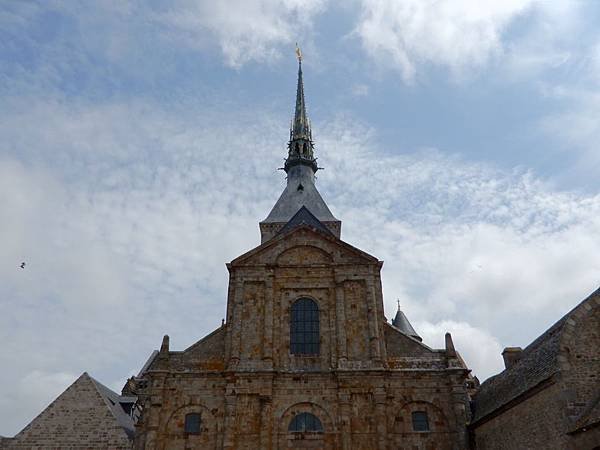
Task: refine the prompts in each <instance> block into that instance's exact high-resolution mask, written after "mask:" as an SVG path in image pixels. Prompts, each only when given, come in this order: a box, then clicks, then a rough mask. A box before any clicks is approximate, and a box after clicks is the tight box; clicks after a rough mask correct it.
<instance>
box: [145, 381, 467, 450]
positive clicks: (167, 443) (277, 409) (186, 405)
mask: <svg viewBox="0 0 600 450" xmlns="http://www.w3.org/2000/svg"><path fill="white" fill-rule="evenodd" d="M463 376H464V375H463V374H462V373H459V372H456V373H454V374H452V373H445V372H442V371H430V372H426V371H423V372H408V371H403V372H389V371H386V372H380V373H372V372H371V373H364V372H363V373H355V372H348V373H327V374H323V373H288V374H278V375H275V374H267V373H236V374H229V375H225V374H223V375H222V376H220V377H219V376H213V375H210V376H208V375H207V376H205V377H202V376H199V374H188V375H184V374H181V375H170V376H167V377H166V378H165V379H164V380H163V382H162V384H161V383H157V382H155V383H154V389H153V392H154V393H155V394H156V395H152V398H153V400H152V403H151V404H149V405H147V406H146V409H145V413H144V415H145V423H144V425H143V427H142V428H144V429H145V430H147V432H148V434H147V435H146V437H145V440H144V443H143V445H141V440H140V442H139V444H140V445H138V447H137V448H140V449H141V448H144V449H147V450H153V449H173V450H177V449H181V450H184V449H204V448H218V449H221V448H223V449H261V450H269V449H272V450H274V449H288V448H315V447H316V448H322V449H348V450H374V449H392V448H393V449H406V450H414V449H437V450H443V449H448V450H451V449H452V450H454V449H456V450H458V449H461V450H462V449H465V448H467V443H466V436H465V433H464V428H465V427H464V424H465V421H466V416H465V406H466V405H465V402H464V400H465V395H464V392H460V386H461V380H462V379H463ZM156 381H157V380H156ZM457 393H458V396H457ZM413 411H424V412H427V414H428V417H429V425H430V431H428V432H417V431H413V430H412V416H411V414H412V412H413ZM190 412H199V413H201V415H202V423H203V425H202V433H201V434H200V435H186V433H185V432H184V418H185V414H187V413H190ZM299 412H310V413H312V414H314V415H315V416H317V417H318V418H319V419H320V420H321V422H322V424H323V428H324V433H301V434H298V433H289V432H288V427H289V424H290V422H291V420H292V419H293V417H294V416H295V414H297V413H299ZM300 441H302V442H300Z"/></svg>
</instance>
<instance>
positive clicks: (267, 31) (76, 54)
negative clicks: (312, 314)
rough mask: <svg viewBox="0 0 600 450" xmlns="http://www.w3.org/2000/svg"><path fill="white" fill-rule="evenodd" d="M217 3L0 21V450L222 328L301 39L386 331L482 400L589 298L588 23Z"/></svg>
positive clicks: (422, 7)
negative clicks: (418, 342)
mask: <svg viewBox="0 0 600 450" xmlns="http://www.w3.org/2000/svg"><path fill="white" fill-rule="evenodd" d="M214 3H216V2H201V1H191V0H189V1H183V0H182V1H173V2H169V6H168V7H166V6H164V3H163V2H147V1H146V2H141V1H125V0H120V1H114V2H109V1H107V2H91V3H83V2H75V1H44V2H25V1H24V2H3V3H2V4H1V5H0V137H1V139H0V248H2V258H1V260H0V273H1V277H2V278H1V279H2V283H0V307H1V309H2V311H3V314H2V315H0V337H1V338H2V342H3V346H2V349H1V350H0V357H1V358H2V361H3V362H4V364H3V366H4V370H3V371H2V373H1V374H0V434H1V435H13V434H15V433H16V432H18V431H19V430H20V429H21V428H22V427H23V426H25V425H26V424H27V423H28V421H29V420H31V419H32V418H33V417H34V416H35V415H36V414H37V413H38V412H39V411H41V409H42V408H43V407H44V406H45V405H47V404H48V403H49V402H50V401H51V400H52V399H53V398H54V397H55V396H56V395H57V394H58V393H60V392H61V391H62V390H64V388H65V387H66V386H68V385H69V384H70V383H71V382H72V381H74V380H75V378H76V377H77V376H78V375H79V374H80V373H81V372H83V371H86V370H87V371H89V372H90V373H91V374H92V376H94V377H96V378H98V379H100V380H102V381H103V382H104V383H106V384H108V385H110V386H111V387H113V388H115V389H117V390H118V389H119V388H120V386H121V385H122V383H123V381H124V380H125V378H127V376H129V375H130V374H132V373H135V372H137V370H139V368H140V367H141V365H142V364H143V362H144V360H145V359H146V358H147V356H148V355H149V354H150V353H151V351H152V350H153V349H154V348H157V347H158V346H159V343H160V339H161V337H162V335H163V334H169V335H170V336H171V345H172V347H173V348H175V349H183V348H186V347H187V346H189V345H191V344H192V343H193V342H194V341H196V340H197V339H199V338H201V337H202V336H203V335H205V334H207V333H208V332H210V331H211V330H212V329H214V328H215V327H217V326H219V325H220V322H221V318H222V317H224V312H225V299H226V288H227V271H226V268H225V262H227V261H230V260H231V259H233V258H235V257H236V256H237V255H239V254H241V253H243V252H245V251H247V250H248V249H250V248H252V247H254V246H256V245H257V244H258V243H259V232H258V222H259V221H260V220H261V219H263V218H264V217H266V215H267V213H268V211H269V210H270V208H271V207H272V205H273V204H274V202H275V200H276V199H277V197H278V195H279V193H280V192H281V190H282V188H283V185H284V178H283V175H282V173H281V172H278V171H277V170H276V169H277V168H278V167H281V164H282V161H283V158H284V156H285V144H286V139H287V137H288V125H289V120H290V119H291V114H292V111H293V101H294V95H295V83H296V69H297V65H296V60H295V58H294V44H295V42H299V43H300V44H301V46H302V49H303V53H304V65H303V67H304V75H305V90H306V96H307V104H308V109H309V115H310V117H311V119H312V123H313V134H314V137H315V140H316V145H317V150H316V152H317V156H318V157H319V162H320V165H322V166H324V167H325V168H326V169H325V170H324V171H322V172H319V174H318V175H319V177H318V188H319V189H320V191H321V193H322V194H323V196H324V197H325V199H326V201H327V202H328V204H329V206H330V208H331V209H332V211H333V213H334V214H335V215H336V216H337V217H338V218H340V219H341V220H342V221H343V229H342V237H343V239H344V240H346V241H347V242H349V243H351V244H353V245H355V246H357V247H359V248H361V249H363V250H365V251H367V252H369V253H371V254H373V255H376V256H377V257H379V258H380V259H382V260H384V261H385V265H384V269H383V288H384V296H385V307H386V313H387V315H388V317H391V316H392V315H393V314H394V312H395V305H396V299H397V298H399V299H400V300H401V302H402V304H403V305H404V310H405V312H406V314H407V316H408V317H409V318H410V319H411V321H412V322H413V325H414V326H415V328H416V329H417V331H418V332H419V333H421V335H422V336H423V337H424V340H425V342H426V343H428V344H430V345H432V346H442V345H443V335H444V333H445V331H451V332H452V334H453V336H454V340H455V344H456V346H457V349H458V350H459V351H460V352H461V353H462V355H463V357H464V358H465V359H466V361H467V363H468V364H469V366H470V367H472V368H473V370H474V373H475V374H476V375H478V376H479V377H480V378H481V379H485V378H486V377H488V376H489V375H491V374H493V373H495V372H497V371H498V370H500V369H501V368H502V361H501V357H500V352H501V350H502V348H503V347H504V346H508V345H521V346H525V345H527V343H529V342H530V341H531V340H532V339H533V338H534V337H536V336H537V335H539V334H540V333H541V332H542V331H544V330H545V329H546V328H547V327H548V326H549V325H551V324H552V323H553V322H554V321H555V320H557V319H558V318H559V317H561V316H562V315H563V314H564V313H565V312H567V311H568V310H569V309H570V308H572V307H573V306H574V305H575V304H577V303H578V302H579V301H580V300H582V299H583V298H584V297H585V296H587V295H588V294H589V293H590V292H591V291H592V290H594V289H595V288H597V287H598V285H599V284H600V283H599V281H600V280H599V272H600V240H599V239H598V236H599V235H600V219H599V218H598V217H600V215H599V214H598V213H599V212H600V195H599V194H598V192H599V189H600V181H599V180H600V179H599V178H598V176H597V173H598V170H599V169H600V152H599V151H598V142H599V140H600V122H599V121H598V119H597V118H598V117H599V116H600V95H599V94H598V92H600V90H599V89H598V88H599V87H600V31H599V30H600V27H599V26H598V24H599V22H600V4H598V3H597V2H592V1H587V2H584V1H582V2H568V1H555V2H551V1H533V0H531V1H517V0H511V1H508V0H503V1H495V0H490V1H487V2H478V1H475V0H462V1H453V2H444V1H421V0H419V1H417V0H403V1H392V0H379V1H374V0H361V1H359V0H355V1H350V2H343V3H342V4H340V3H334V2H329V1H326V0H283V1H275V0H244V1H241V0H228V1H223V2H218V4H214ZM483 3H485V4H483ZM21 261H26V262H27V266H26V269H24V270H21V269H19V268H18V265H19V264H20V262H21Z"/></svg>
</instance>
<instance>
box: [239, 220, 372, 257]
mask: <svg viewBox="0 0 600 450" xmlns="http://www.w3.org/2000/svg"><path fill="white" fill-rule="evenodd" d="M302 230H306V231H308V232H310V233H312V234H313V235H314V236H317V237H319V238H320V239H323V240H327V241H329V242H331V243H334V244H335V245H339V246H340V247H342V248H343V249H344V250H346V251H348V252H349V253H351V254H353V255H354V256H356V257H357V258H359V259H362V260H363V261H365V262H369V263H375V264H380V265H381V264H383V262H382V261H379V260H378V259H377V258H376V257H374V256H372V255H370V254H368V253H366V252H363V251H362V250H360V249H358V248H356V247H354V246H352V245H350V244H348V243H346V242H344V241H342V240H341V239H338V238H336V237H335V236H333V234H331V233H324V232H322V231H321V230H319V229H317V228H315V227H313V226H311V225H308V224H305V223H304V224H301V225H299V226H297V227H295V228H292V229H291V230H289V231H287V232H286V233H281V234H278V235H277V236H275V237H274V238H273V239H270V240H268V241H266V242H264V243H262V244H261V245H259V246H257V247H254V248H253V249H252V250H249V251H247V252H246V253H244V254H242V255H240V256H238V257H237V258H235V259H234V260H233V261H231V262H230V263H229V264H228V266H229V265H237V264H243V263H244V262H247V261H249V260H250V259H252V258H254V257H256V256H257V255H259V254H261V253H262V252H266V251H268V250H269V249H271V248H274V247H276V246H277V245H279V244H280V242H281V241H283V240H285V239H290V238H291V237H292V236H293V235H294V234H295V233H299V232H301V231H302Z"/></svg>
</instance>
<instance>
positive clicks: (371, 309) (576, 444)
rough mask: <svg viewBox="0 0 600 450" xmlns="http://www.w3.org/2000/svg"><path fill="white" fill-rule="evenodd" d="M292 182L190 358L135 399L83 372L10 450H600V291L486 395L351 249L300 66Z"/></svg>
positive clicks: (168, 367)
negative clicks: (321, 184) (322, 174)
mask: <svg viewBox="0 0 600 450" xmlns="http://www.w3.org/2000/svg"><path fill="white" fill-rule="evenodd" d="M284 170H285V172H286V175H287V185H286V187H285V189H284V191H283V192H282V193H281V196H280V197H279V199H278V200H277V202H276V204H275V205H274V206H273V208H272V210H271V211H270V212H269V213H268V215H267V216H266V218H265V219H264V220H263V221H262V222H260V224H259V229H260V237H261V239H260V242H261V243H260V245H259V246H257V247H255V248H253V249H250V250H249V251H247V252H246V253H244V254H242V255H240V256H239V257H237V258H236V259H234V260H233V261H231V262H230V263H228V264H227V270H228V271H229V286H228V291H227V315H226V320H225V321H224V322H223V324H222V325H221V326H220V327H219V328H217V329H216V330H214V331H213V332H212V333H210V334H208V335H207V336H205V337H203V338H202V339H200V340H199V341H197V342H196V343H195V344H194V345H192V346H191V347H189V348H187V349H185V350H172V349H171V348H170V347H169V338H168V336H165V337H164V339H163V342H162V345H161V346H160V350H158V351H155V352H154V353H153V354H152V355H151V357H150V359H149V360H148V362H147V363H146V364H145V366H144V367H143V368H142V369H141V370H140V372H139V374H138V375H137V376H136V377H132V378H131V379H130V380H129V381H128V383H127V384H126V386H125V387H124V389H123V392H122V393H121V395H118V394H115V393H113V392H112V391H110V390H109V389H108V388H105V387H104V386H103V385H101V384H100V383H98V382H97V381H95V380H94V379H93V378H91V377H89V376H88V375H87V374H84V375H82V377H81V378H80V379H78V380H77V381H76V382H75V383H74V384H73V385H72V386H71V387H70V388H69V389H67V391H65V393H64V394H62V395H61V396H60V397H59V398H57V400H56V401H55V402H54V403H53V404H51V405H50V406H49V407H48V409H47V410H45V411H44V412H42V413H41V414H40V416H38V417H37V418H36V419H34V421H33V422H32V423H31V424H29V425H28V426H27V427H26V428H25V429H24V430H23V431H22V432H21V433H19V434H18V435H17V436H15V437H14V438H10V439H9V438H4V439H0V448H2V449H17V448H19V449H24V448H63V449H70V448H73V449H75V448H119V449H120V448H123V449H125V448H134V449H136V450H188V449H190V450H191V449H219V450H221V449H228V450H242V449H248V450H250V449H261V450H284V449H321V450H333V449H343V450H375V449H379V450H384V449H386V450H398V449H404V450H465V449H470V448H477V449H480V450H491V449H498V450H500V449H515V450H517V449H525V448H529V449H554V448H556V449H583V450H593V449H598V448H600V447H599V446H600V388H599V386H600V381H599V378H600V357H599V350H598V349H599V347H600V331H599V330H600V319H599V317H600V292H596V293H594V294H592V295H591V296H590V297H588V298H587V299H585V300H584V301H583V302H581V303H580V304H579V305H578V306H576V307H575V309H573V310H572V311H571V312H570V313H569V314H567V315H566V316H565V317H563V318H562V319H560V320H559V322H557V324H555V325H554V326H553V327H552V328H551V329H549V330H548V331H547V332H546V333H544V334H543V335H542V336H540V338H538V339H537V340H536V341H535V342H533V343H532V344H531V345H530V346H528V347H526V348H525V349H521V348H518V347H513V348H509V349H506V350H505V353H504V354H503V356H504V358H505V362H506V369H505V370H504V371H503V372H502V373H501V374H499V375H497V376H495V377H492V378H491V379H490V380H488V381H486V382H485V383H483V384H482V385H481V386H479V383H478V381H477V379H476V378H475V377H474V376H473V375H472V374H471V371H470V370H469V368H468V366H467V364H466V363H465V361H463V360H462V358H461V357H460V355H459V353H458V351H457V349H455V348H454V344H453V341H452V337H451V335H450V334H446V336H445V347H444V348H442V349H434V348H431V347H429V346H428V345H427V343H426V342H423V341H422V339H421V337H420V336H419V335H418V333H417V331H415V329H414V328H413V327H412V326H411V324H410V322H409V320H408V318H407V316H406V315H405V314H404V312H403V311H401V310H400V309H398V312H397V314H396V317H395V318H393V320H392V321H391V322H390V321H388V320H387V319H386V317H385V315H384V308H383V295H382V284H381V274H380V272H381V267H382V265H383V262H382V261H380V260H379V259H378V258H377V257H376V256H373V255H370V254H367V253H365V252H364V251H362V250H360V249H358V248H356V247H354V246H352V245H351V244H350V243H347V242H345V241H343V240H342V222H341V220H339V219H338V218H336V217H334V216H333V214H332V213H331V211H330V209H329V207H328V206H327V204H326V202H325V201H324V200H323V198H322V196H321V194H320V193H319V191H318V190H317V187H316V185H315V174H316V172H317V171H318V170H319V167H318V165H317V159H316V156H315V148H314V144H313V140H312V133H311V125H310V122H309V120H308V117H307V113H306V106H305V99H304V85H303V74H302V62H301V60H300V62H299V68H298V84H297V91H296V105H295V113H294V119H293V123H292V127H291V130H290V138H289V143H288V154H287V159H286V161H285V165H284ZM508 288H509V287H508V286H507V289H508ZM409 315H410V314H409ZM84 397H85V398H86V399H88V398H89V401H87V403H86V402H84V406H82V402H81V401H79V402H75V401H72V403H70V401H71V400H70V399H71V398H80V399H81V398H84ZM75 403H77V406H72V407H70V406H69V405H74V404H75ZM85 405H87V407H88V408H93V409H88V410H85V409H83V410H82V409H81V408H85V407H86V406H85ZM77 408H79V409H77ZM74 411H75V412H74ZM86 411H88V412H87V413H86ZM90 411H91V412H90ZM91 418H94V419H98V420H96V421H92V420H91ZM99 418H101V419H102V420H100V419H99ZM92 422H93V424H92V425H90V423H92ZM52 424H54V425H52ZM57 424H61V425H60V426H62V427H63V428H62V429H63V430H68V431H67V432H62V434H60V433H59V434H57V433H56V432H55V430H57V429H58V428H60V427H58V425H57ZM57 427H58V428H57ZM52 430H54V431H52ZM99 430H100V431H101V432H100V431H99ZM102 430H104V431H102ZM90 436H93V439H92V438H90ZM86 439H87V440H86ZM90 439H92V440H90Z"/></svg>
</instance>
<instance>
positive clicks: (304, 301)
mask: <svg viewBox="0 0 600 450" xmlns="http://www.w3.org/2000/svg"><path fill="white" fill-rule="evenodd" d="M290 352H291V353H292V355H318V354H319V307H318V306H317V304H316V303H315V302H314V301H313V300H311V299H310V298H300V299H298V300H296V301H295V302H294V304H293V305H292V311H291V317H290Z"/></svg>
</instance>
